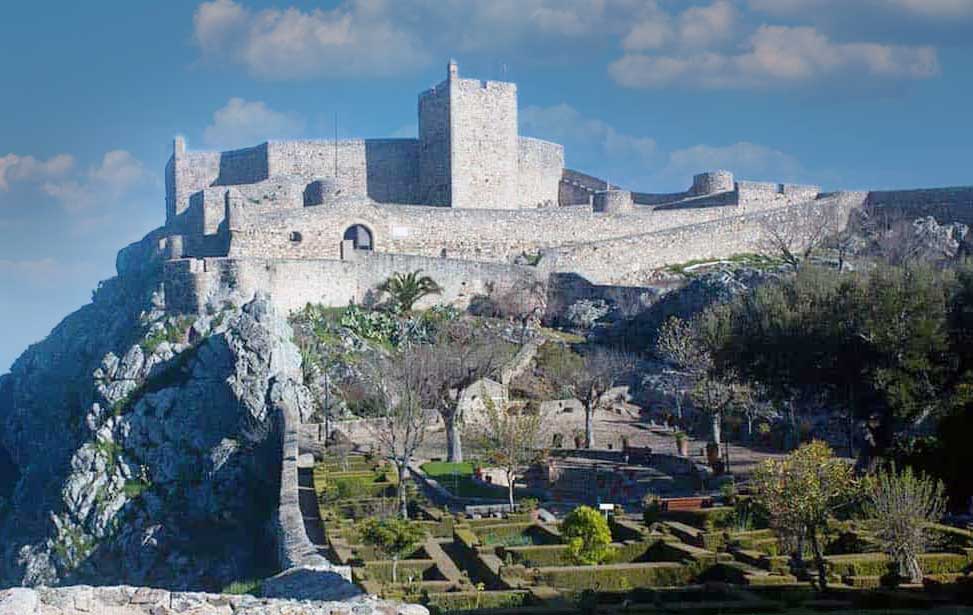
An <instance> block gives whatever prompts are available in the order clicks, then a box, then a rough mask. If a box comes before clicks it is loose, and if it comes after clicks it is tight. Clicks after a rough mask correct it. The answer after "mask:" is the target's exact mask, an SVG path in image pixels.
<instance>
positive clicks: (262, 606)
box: [0, 586, 428, 615]
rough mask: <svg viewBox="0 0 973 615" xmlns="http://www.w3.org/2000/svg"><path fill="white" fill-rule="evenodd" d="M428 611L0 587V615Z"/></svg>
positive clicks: (357, 603) (377, 603)
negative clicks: (3, 588)
mask: <svg viewBox="0 0 973 615" xmlns="http://www.w3.org/2000/svg"><path fill="white" fill-rule="evenodd" d="M102 613H105V614H107V613H111V614H112V615H176V614H179V613H185V614H187V615H188V614H192V615H297V614H301V615H339V614H341V615H348V614H351V613H354V615H427V614H428V611H427V610H426V609H425V608H423V607H421V606H417V605H403V604H393V603H389V602H385V601H382V600H377V599H375V598H371V597H362V598H359V599H357V600H354V601H351V602H299V601H296V600H282V599H267V598H255V597H253V596H249V595H242V596H237V595H220V594H204V593H179V592H169V591H166V590H162V589H152V588H148V587H127V586H118V587H88V586H75V587H60V588H46V587H43V588H38V589H36V590H35V589H25V588H16V589H10V590H6V591H3V590H0V615H100V614H102Z"/></svg>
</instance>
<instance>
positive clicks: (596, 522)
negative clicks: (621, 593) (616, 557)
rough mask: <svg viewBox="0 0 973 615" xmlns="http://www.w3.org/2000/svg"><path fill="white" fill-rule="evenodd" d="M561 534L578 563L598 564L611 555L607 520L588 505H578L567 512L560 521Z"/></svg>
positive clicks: (609, 531) (610, 539)
mask: <svg viewBox="0 0 973 615" xmlns="http://www.w3.org/2000/svg"><path fill="white" fill-rule="evenodd" d="M561 535H562V536H564V538H565V539H567V541H568V550H569V552H570V554H571V557H572V558H573V559H574V561H575V562H577V563H579V564H600V563H601V562H604V561H605V560H607V559H609V558H610V557H611V555H612V548H611V541H612V534H611V530H610V529H609V528H608V522H607V521H605V518H604V517H603V516H601V513H599V512H598V511H597V510H595V509H593V508H591V507H589V506H579V507H577V508H575V509H574V510H572V511H571V512H570V513H568V515H567V516H566V517H565V518H564V521H562V522H561Z"/></svg>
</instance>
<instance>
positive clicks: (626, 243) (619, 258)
mask: <svg viewBox="0 0 973 615" xmlns="http://www.w3.org/2000/svg"><path fill="white" fill-rule="evenodd" d="M866 196H867V195H866V193H864V192H846V193H838V194H835V195H832V196H829V197H827V198H823V199H819V200H817V201H813V202H810V203H804V204H798V205H785V206H783V207H778V208H773V209H767V210H763V211H757V212H751V213H749V214H746V215H736V216H726V217H721V218H716V219H713V220H708V221H704V222H700V223H698V224H690V225H684V226H673V227H670V228H666V229H663V230H656V231H652V232H648V233H641V234H636V235H630V236H627V237H622V238H620V239H614V240H608V241H592V242H587V243H582V244H576V245H570V246H562V247H557V248H551V249H548V250H543V251H542V258H541V260H540V265H539V267H540V268H541V269H543V270H545V271H547V272H551V273H554V272H572V273H575V274H577V275H580V276H582V277H584V278H586V279H587V280H588V281H590V282H592V283H595V284H622V285H632V284H634V285H637V284H640V283H644V279H643V276H644V274H645V273H646V272H650V271H652V270H655V269H657V268H659V267H662V266H665V265H668V264H672V263H681V262H686V261H689V260H696V259H717V258H726V257H729V256H732V255H734V254H740V253H746V252H755V251H759V250H760V240H761V239H762V237H763V236H764V234H765V231H764V228H765V226H764V225H766V224H771V225H784V224H790V223H792V222H793V221H795V220H799V219H800V218H798V216H802V217H803V216H806V215H807V212H806V211H805V208H809V207H810V208H814V209H815V214H816V215H826V216H834V217H835V218H836V220H837V221H838V222H839V224H840V226H842V227H843V226H844V225H845V224H846V223H847V219H848V214H849V212H850V211H851V209H852V208H854V207H860V206H861V205H862V204H863V203H864V202H865V199H866Z"/></svg>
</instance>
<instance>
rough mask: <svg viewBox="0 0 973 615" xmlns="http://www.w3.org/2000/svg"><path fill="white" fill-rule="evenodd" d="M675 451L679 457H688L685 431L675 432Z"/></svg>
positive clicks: (687, 442) (687, 440)
mask: <svg viewBox="0 0 973 615" xmlns="http://www.w3.org/2000/svg"><path fill="white" fill-rule="evenodd" d="M676 452H677V453H678V454H679V456H680V457H689V438H688V437H687V436H686V434H685V432H682V431H677V432H676Z"/></svg>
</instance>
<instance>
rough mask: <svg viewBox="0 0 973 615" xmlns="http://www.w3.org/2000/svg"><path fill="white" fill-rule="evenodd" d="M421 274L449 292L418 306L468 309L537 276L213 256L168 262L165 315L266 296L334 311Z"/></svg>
mask: <svg viewBox="0 0 973 615" xmlns="http://www.w3.org/2000/svg"><path fill="white" fill-rule="evenodd" d="M419 270H421V271H422V272H423V274H424V275H429V276H431V277H432V278H433V279H434V280H436V282H437V283H438V284H439V285H440V286H442V287H443V293H442V294H440V295H432V296H429V297H426V298H424V299H423V300H422V301H420V302H419V303H418V304H417V307H419V308H424V307H429V306H431V305H434V304H436V303H448V304H454V305H457V306H460V307H466V306H467V305H468V303H469V301H470V300H471V299H472V298H473V297H475V296H477V295H490V294H492V293H502V292H504V291H505V290H506V289H509V288H511V287H512V286H513V285H514V284H517V283H518V281H519V280H520V279H529V278H532V277H534V276H536V275H537V271H536V269H534V268H532V267H521V266H516V265H503V264H497V263H477V262H469V261H461V260H453V259H442V258H424V257H417V256H407V255H398V254H397V255H386V254H371V255H367V256H361V257H360V258H358V259H355V260H347V261H338V260H287V259H273V260H268V259H234V258H207V259H183V260H177V261H169V262H167V263H166V264H165V277H164V281H165V290H166V306H167V309H171V310H173V311H182V312H197V311H202V310H204V309H205V307H206V305H207V304H208V303H209V304H212V305H216V306H219V305H220V304H221V303H222V302H223V301H233V302H234V303H236V304H238V305H239V304H242V303H244V302H246V301H249V300H250V299H252V298H253V296H254V295H255V293H257V292H267V293H269V294H270V296H271V298H272V301H273V303H274V305H275V307H277V308H278V309H281V310H284V311H285V312H292V311H294V310H298V309H300V308H302V307H304V306H305V305H306V304H307V303H321V304H323V305H327V306H332V307H341V306H344V305H348V303H349V302H356V303H361V302H364V301H366V300H368V299H370V298H377V295H376V293H377V291H376V288H377V286H378V285H379V284H380V283H382V282H383V281H385V280H386V279H388V277H389V276H391V275H392V274H394V273H397V272H402V273H405V272H409V271H419Z"/></svg>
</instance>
